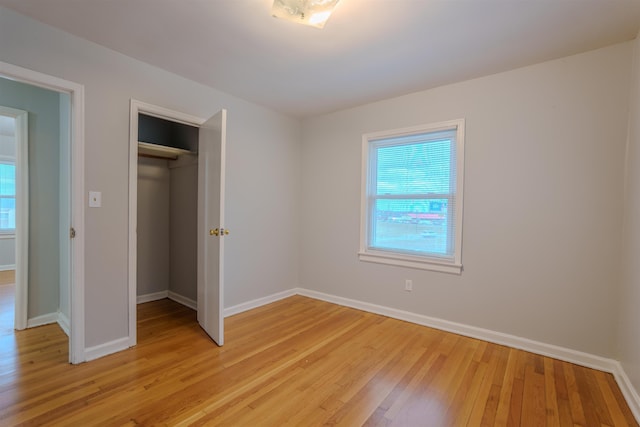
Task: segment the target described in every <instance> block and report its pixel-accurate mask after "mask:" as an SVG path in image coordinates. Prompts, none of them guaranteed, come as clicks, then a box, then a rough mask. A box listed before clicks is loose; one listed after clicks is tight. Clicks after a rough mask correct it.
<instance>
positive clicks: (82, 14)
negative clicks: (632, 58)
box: [0, 0, 640, 117]
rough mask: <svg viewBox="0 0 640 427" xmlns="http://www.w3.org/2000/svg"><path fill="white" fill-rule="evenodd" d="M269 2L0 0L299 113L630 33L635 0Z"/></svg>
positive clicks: (635, 21)
mask: <svg viewBox="0 0 640 427" xmlns="http://www.w3.org/2000/svg"><path fill="white" fill-rule="evenodd" d="M271 3H272V0H90V1H87V0H0V5H3V6H6V7H8V8H10V9H13V10H15V11H17V12H20V13H22V14H25V15H27V16H30V17H32V18H34V19H37V20H39V21H42V22H44V23H47V24H49V25H52V26H54V27H58V28H60V29H62V30H65V31H67V32H69V33H72V34H75V35H77V36H79V37H82V38H85V39H88V40H91V41H93V42H95V43H98V44H101V45H103V46H106V47H108V48H111V49H113V50H116V51H118V52H121V53H123V54H125V55H128V56H131V57H134V58H137V59H139V60H141V61H144V62H147V63H149V64H152V65H155V66H157V67H160V68H163V69H165V70H168V71H171V72H174V73H176V74H179V75H182V76H184V77H187V78H189V79H191V80H195V81H197V82H200V83H203V84H205V85H208V86H211V87H214V88H217V89H220V90H223V91H225V92H227V93H230V94H232V95H235V96H238V97H240V98H244V99H246V100H249V101H252V102H255V103H257V104H261V105H264V106H267V107H270V108H273V109H275V110H277V111H280V112H283V113H286V114H289V115H292V116H296V117H307V116H312V115H317V114H321V113H327V112H331V111H335V110H339V109H343V108H347V107H352V106H356V105H360V104H364V103H367V102H371V101H376V100H380V99H384V98H388V97H392V96H397V95H402V94H406V93H411V92H415V91H419V90H424V89H429V88H433V87H436V86H440V85H443V84H448V83H453V82H457V81H462V80H468V79H471V78H475V77H480V76H483V75H488V74H493V73H497V72H501V71H506V70H510V69H514V68H517V67H521V66H525V65H530V64H534V63H537V62H541V61H545V60H549V59H554V58H560V57H563V56H567V55H571V54H575V53H579V52H584V51H587V50H591V49H596V48H599V47H603V46H607V45H610V44H614V43H618V42H622V41H626V40H631V39H633V38H634V37H635V36H636V35H637V33H638V29H639V27H640V1H638V0H341V1H340V3H339V4H338V8H337V9H336V11H335V12H334V14H333V15H332V17H331V18H330V19H329V22H328V23H327V25H326V26H325V28H324V29H322V30H319V29H316V28H312V27H305V26H302V25H298V24H294V23H290V22H287V21H284V20H279V19H276V18H272V17H271V14H270V7H271Z"/></svg>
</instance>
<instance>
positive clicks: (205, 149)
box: [198, 110, 227, 346]
mask: <svg viewBox="0 0 640 427" xmlns="http://www.w3.org/2000/svg"><path fill="white" fill-rule="evenodd" d="M226 121H227V111H226V110H221V111H220V112H218V113H217V114H216V115H215V116H213V117H211V118H210V119H209V120H207V121H206V122H205V123H204V124H203V125H202V126H201V127H200V136H199V145H198V323H199V324H200V326H201V327H202V329H204V330H205V331H206V332H207V334H209V336H210V337H211V338H212V339H213V340H214V341H215V342H216V343H217V344H218V345H219V346H221V345H223V344H224V314H223V285H224V282H223V281H224V270H223V265H224V264H223V259H224V240H225V238H226V237H225V234H226V233H227V231H226V230H225V228H224V175H225V143H226V141H225V139H226Z"/></svg>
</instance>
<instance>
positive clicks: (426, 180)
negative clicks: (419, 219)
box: [376, 139, 455, 195]
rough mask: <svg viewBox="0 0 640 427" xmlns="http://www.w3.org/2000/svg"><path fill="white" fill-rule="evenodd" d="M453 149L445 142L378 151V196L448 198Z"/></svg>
mask: <svg viewBox="0 0 640 427" xmlns="http://www.w3.org/2000/svg"><path fill="white" fill-rule="evenodd" d="M453 145H454V143H453V142H452V141H451V140H450V139H445V140H439V141H429V142H423V143H417V144H409V145H394V146H382V147H378V149H377V171H376V173H377V182H376V184H377V185H376V194H380V195H383V194H391V195H395V194H426V193H436V194H448V193H449V192H450V191H451V185H452V182H451V158H452V155H451V154H452V153H451V149H452V146H453ZM454 167H455V165H454Z"/></svg>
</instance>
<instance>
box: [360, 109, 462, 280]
mask: <svg viewBox="0 0 640 427" xmlns="http://www.w3.org/2000/svg"><path fill="white" fill-rule="evenodd" d="M464 128H465V121H464V119H457V120H450V121H445V122H439V123H433V124H427V125H420V126H413V127H407V128H402V129H393V130H387V131H381V132H372V133H367V134H364V135H362V181H361V204H360V251H359V252H358V256H359V259H360V261H365V262H374V263H379V264H388V265H395V266H400V267H409V268H417V269H421V270H431V271H439V272H444V273H452V274H461V273H462V216H463V215H462V214H463V195H464V191H463V186H464ZM450 130H455V132H456V190H455V197H456V200H455V213H454V215H455V219H454V221H455V228H454V230H455V236H452V237H453V243H454V251H453V259H452V260H448V259H442V258H438V257H432V256H426V255H425V256H421V255H412V254H407V253H404V252H399V251H392V250H384V251H383V250H379V249H373V248H371V247H369V236H370V233H369V229H370V227H371V224H370V223H369V222H370V218H371V215H370V212H369V209H370V206H371V205H372V204H371V203H369V199H370V196H371V194H372V191H375V189H374V188H371V187H372V185H371V179H370V176H371V171H370V167H371V166H372V164H371V163H372V162H371V159H370V157H371V150H370V148H371V146H372V145H373V144H374V143H375V142H376V141H379V140H381V139H387V138H398V137H405V136H411V135H419V134H424V133H432V132H441V131H450Z"/></svg>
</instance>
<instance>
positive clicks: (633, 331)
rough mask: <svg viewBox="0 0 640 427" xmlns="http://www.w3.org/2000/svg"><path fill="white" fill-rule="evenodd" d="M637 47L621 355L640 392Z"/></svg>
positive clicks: (637, 45)
mask: <svg viewBox="0 0 640 427" xmlns="http://www.w3.org/2000/svg"><path fill="white" fill-rule="evenodd" d="M633 49H634V54H635V55H634V65H633V76H632V77H633V84H632V88H631V91H630V94H631V100H630V104H629V106H630V109H629V139H628V145H627V164H626V180H625V226H624V257H623V269H622V271H623V275H622V286H621V292H620V299H619V304H620V317H619V319H618V320H619V322H618V324H619V328H618V355H617V356H618V359H619V360H620V363H621V364H622V367H623V368H624V370H625V372H626V374H627V376H628V377H629V379H630V380H631V383H632V384H633V386H634V387H635V390H636V393H639V394H640V340H639V339H638V337H639V336H640V262H638V259H640V38H638V39H636V40H635V42H634V44H633Z"/></svg>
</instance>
